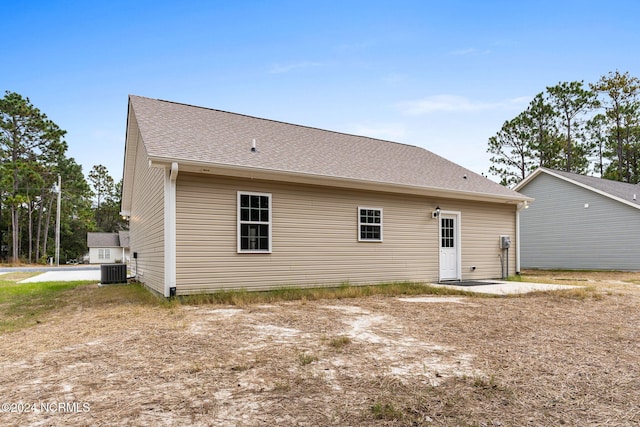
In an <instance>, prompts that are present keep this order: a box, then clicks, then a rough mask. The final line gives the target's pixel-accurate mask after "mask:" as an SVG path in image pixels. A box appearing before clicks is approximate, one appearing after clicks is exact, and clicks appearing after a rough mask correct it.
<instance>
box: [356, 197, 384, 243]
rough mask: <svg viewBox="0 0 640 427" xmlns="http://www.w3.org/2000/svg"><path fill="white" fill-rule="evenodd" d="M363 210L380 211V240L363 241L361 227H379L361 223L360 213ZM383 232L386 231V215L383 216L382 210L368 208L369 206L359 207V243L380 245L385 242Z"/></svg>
mask: <svg viewBox="0 0 640 427" xmlns="http://www.w3.org/2000/svg"><path fill="white" fill-rule="evenodd" d="M362 209H365V210H373V211H380V239H363V238H362V237H361V233H360V226H361V225H377V224H368V223H362V222H360V211H361V210H362ZM383 231H384V214H383V211H382V208H373V207H368V206H358V242H365V243H380V242H382V241H383V237H384V232H383Z"/></svg>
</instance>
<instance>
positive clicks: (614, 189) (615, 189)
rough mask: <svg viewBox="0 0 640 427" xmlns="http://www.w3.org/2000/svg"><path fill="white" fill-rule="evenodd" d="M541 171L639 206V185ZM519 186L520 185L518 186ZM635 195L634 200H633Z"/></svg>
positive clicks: (551, 170) (546, 170) (556, 171)
mask: <svg viewBox="0 0 640 427" xmlns="http://www.w3.org/2000/svg"><path fill="white" fill-rule="evenodd" d="M540 169H541V172H548V173H551V174H555V175H559V176H561V177H563V178H565V179H566V180H570V181H574V182H577V183H579V184H582V186H586V187H589V188H591V189H594V190H598V191H600V192H602V193H606V194H607V195H609V196H613V197H615V198H617V199H621V200H623V201H625V202H628V203H630V204H634V205H637V206H638V207H640V200H638V199H640V185H638V184H629V183H626V182H619V181H613V180H610V179H603V178H599V177H595V176H586V175H580V174H577V173H571V172H564V171H558V170H553V169H547V168H540ZM518 188H520V187H518ZM634 196H635V198H636V199H635V200H634Z"/></svg>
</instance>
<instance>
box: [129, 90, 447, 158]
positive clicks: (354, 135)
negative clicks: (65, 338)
mask: <svg viewBox="0 0 640 427" xmlns="http://www.w3.org/2000/svg"><path fill="white" fill-rule="evenodd" d="M129 96H130V97H132V96H133V97H136V98H144V99H148V100H151V101H159V102H166V103H168V104H174V105H181V106H184V107H191V108H200V109H203V110H209V111H216V112H218V113H224V114H229V115H232V116H239V117H246V118H249V119H256V120H262V121H265V122H271V123H279V124H283V125H287V126H294V127H299V128H304V129H313V130H318V131H322V132H329V133H334V134H338V135H345V136H352V137H355V138H366V139H371V140H374V141H380V142H385V143H389V144H397V145H402V146H405V147H410V148H417V149H419V150H424V151H427V152H429V153H432V154H434V155H437V154H435V153H433V152H432V151H430V150H427V149H426V148H424V147H420V146H418V145H413V144H406V143H403V142H398V141H391V140H388V139H382V138H375V137H372V136H366V135H356V134H354V133H348V132H340V131H336V130H331V129H323V128H320V127H316V126H308V125H301V124H296V123H290V122H285V121H282V120H275V119H268V118H265V117H258V116H252V115H250V114H244V113H236V112H233V111H226V110H221V109H219V108H211V107H203V106H202V105H194V104H188V103H185V102H177V101H169V100H166V99H160V98H149V97H146V96H139V95H129ZM440 157H441V156H440Z"/></svg>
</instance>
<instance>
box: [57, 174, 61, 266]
mask: <svg viewBox="0 0 640 427" xmlns="http://www.w3.org/2000/svg"><path fill="white" fill-rule="evenodd" d="M56 192H57V193H58V205H57V206H58V208H57V209H56V266H60V196H61V195H62V178H61V177H60V175H58V187H56Z"/></svg>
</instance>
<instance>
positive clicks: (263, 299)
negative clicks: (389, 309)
mask: <svg viewBox="0 0 640 427" xmlns="http://www.w3.org/2000/svg"><path fill="white" fill-rule="evenodd" d="M376 295H378V296H400V295H465V296H473V297H479V295H478V294H476V293H473V292H467V291H461V290H457V289H450V288H443V287H438V286H430V285H425V284H422V283H414V282H397V283H387V284H381V285H369V286H353V285H349V284H343V285H341V286H339V287H320V288H297V287H293V286H292V287H286V288H280V289H274V290H270V291H258V292H248V291H246V290H238V291H218V292H213V293H208V294H205V293H202V294H194V295H184V296H179V297H177V298H176V300H177V301H178V302H179V303H180V304H184V305H201V304H226V305H235V306H238V307H245V306H248V305H251V304H269V303H274V302H282V301H317V300H321V299H345V298H362V297H371V296H376ZM483 297H486V296H483Z"/></svg>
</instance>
